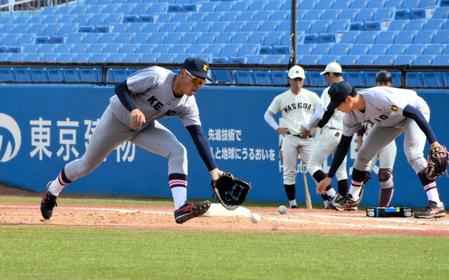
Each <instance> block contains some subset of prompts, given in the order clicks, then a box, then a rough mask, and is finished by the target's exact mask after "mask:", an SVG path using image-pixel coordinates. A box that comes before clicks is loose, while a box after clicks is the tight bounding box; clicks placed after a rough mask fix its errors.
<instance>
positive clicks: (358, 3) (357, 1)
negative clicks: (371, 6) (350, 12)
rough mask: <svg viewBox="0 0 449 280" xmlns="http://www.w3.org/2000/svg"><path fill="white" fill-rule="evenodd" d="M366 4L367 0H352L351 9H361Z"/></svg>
mask: <svg viewBox="0 0 449 280" xmlns="http://www.w3.org/2000/svg"><path fill="white" fill-rule="evenodd" d="M367 5H368V0H352V1H351V6H350V8H351V9H363V8H365V7H366V6H367Z"/></svg>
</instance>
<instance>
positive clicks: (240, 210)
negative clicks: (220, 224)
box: [204, 203, 251, 217]
mask: <svg viewBox="0 0 449 280" xmlns="http://www.w3.org/2000/svg"><path fill="white" fill-rule="evenodd" d="M204 216H208V217H249V216H251V210H249V209H248V208H246V207H243V206H239V207H237V208H236V209H235V210H228V209H226V208H224V207H223V205H221V204H220V203H212V204H211V205H210V208H209V210H207V212H206V213H205V214H204Z"/></svg>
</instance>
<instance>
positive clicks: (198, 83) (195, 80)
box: [184, 69, 206, 87]
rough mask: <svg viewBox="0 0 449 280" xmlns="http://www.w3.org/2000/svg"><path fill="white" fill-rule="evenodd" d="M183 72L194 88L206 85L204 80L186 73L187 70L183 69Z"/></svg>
mask: <svg viewBox="0 0 449 280" xmlns="http://www.w3.org/2000/svg"><path fill="white" fill-rule="evenodd" d="M184 71H185V72H186V73H187V75H189V77H190V79H191V80H192V83H193V84H194V85H196V86H199V87H200V86H202V85H204V84H205V83H206V80H205V79H202V78H199V77H196V76H194V75H192V73H190V72H189V71H187V69H184Z"/></svg>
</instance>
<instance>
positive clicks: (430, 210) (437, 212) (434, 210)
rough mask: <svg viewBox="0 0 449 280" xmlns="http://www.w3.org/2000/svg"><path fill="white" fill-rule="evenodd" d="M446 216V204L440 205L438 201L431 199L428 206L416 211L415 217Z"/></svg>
mask: <svg viewBox="0 0 449 280" xmlns="http://www.w3.org/2000/svg"><path fill="white" fill-rule="evenodd" d="M444 216H446V210H445V209H444V205H441V206H440V207H438V206H437V203H436V202H435V201H432V200H429V205H428V206H427V207H426V208H424V209H422V210H419V211H416V212H415V218H418V219H432V218H442V217H444Z"/></svg>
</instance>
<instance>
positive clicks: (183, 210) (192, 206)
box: [175, 200, 210, 224]
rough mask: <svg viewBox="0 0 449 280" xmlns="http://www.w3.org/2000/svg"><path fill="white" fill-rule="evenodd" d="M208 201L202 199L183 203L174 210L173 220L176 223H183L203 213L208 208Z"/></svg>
mask: <svg viewBox="0 0 449 280" xmlns="http://www.w3.org/2000/svg"><path fill="white" fill-rule="evenodd" d="M209 207H210V202H209V201H207V200H206V201H202V202H198V203H188V202H186V203H184V205H183V206H181V207H179V208H178V209H176V210H175V221H176V223H177V224H183V223H185V222H187V221H188V220H190V219H192V218H195V217H199V216H202V215H204V213H206V212H207V210H209Z"/></svg>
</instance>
